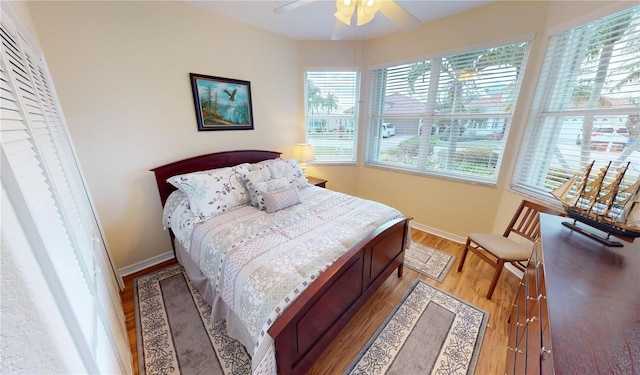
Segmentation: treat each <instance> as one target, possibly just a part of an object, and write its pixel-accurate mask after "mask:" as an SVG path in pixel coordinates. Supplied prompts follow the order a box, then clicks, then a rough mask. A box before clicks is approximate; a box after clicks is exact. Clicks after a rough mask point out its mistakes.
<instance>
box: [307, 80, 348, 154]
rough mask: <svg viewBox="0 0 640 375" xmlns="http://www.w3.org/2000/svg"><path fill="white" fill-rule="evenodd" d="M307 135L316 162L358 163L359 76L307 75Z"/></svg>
mask: <svg viewBox="0 0 640 375" xmlns="http://www.w3.org/2000/svg"><path fill="white" fill-rule="evenodd" d="M304 81H305V132H306V141H307V143H310V144H311V145H312V146H313V149H314V152H315V155H316V160H317V162H322V163H355V161H356V155H357V139H358V136H357V134H358V103H359V91H358V90H359V89H358V88H359V86H360V85H359V83H360V74H359V73H358V72H353V71H307V72H305V77H304Z"/></svg>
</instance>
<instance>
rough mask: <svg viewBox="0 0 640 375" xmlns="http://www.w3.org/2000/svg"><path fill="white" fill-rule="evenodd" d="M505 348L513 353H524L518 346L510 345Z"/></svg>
mask: <svg viewBox="0 0 640 375" xmlns="http://www.w3.org/2000/svg"><path fill="white" fill-rule="evenodd" d="M507 349H509V351H512V352H514V353H519V354H524V352H523V351H522V350H520V349H518V348H512V347H510V346H507Z"/></svg>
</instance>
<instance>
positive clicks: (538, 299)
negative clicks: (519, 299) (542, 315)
mask: <svg viewBox="0 0 640 375" xmlns="http://www.w3.org/2000/svg"><path fill="white" fill-rule="evenodd" d="M544 298H546V297H545V296H544V295H543V294H539V295H538V297H529V296H527V299H528V300H530V301H538V302H539V301H540V300H541V299H544Z"/></svg>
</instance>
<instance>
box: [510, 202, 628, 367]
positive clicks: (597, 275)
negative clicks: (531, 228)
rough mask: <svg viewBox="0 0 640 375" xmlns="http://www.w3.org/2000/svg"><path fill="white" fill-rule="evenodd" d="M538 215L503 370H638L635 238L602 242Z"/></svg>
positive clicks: (512, 315) (558, 220) (517, 297)
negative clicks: (610, 243) (620, 242)
mask: <svg viewBox="0 0 640 375" xmlns="http://www.w3.org/2000/svg"><path fill="white" fill-rule="evenodd" d="M563 220H570V219H567V218H561V217H557V216H550V215H546V214H542V215H541V218H540V221H541V223H540V234H541V240H540V241H538V243H536V246H535V249H534V251H533V253H532V255H531V258H530V259H529V262H528V264H527V270H526V273H525V275H524V276H523V278H522V280H521V283H520V289H519V291H518V295H517V296H516V300H515V302H514V304H513V307H512V312H511V317H510V319H509V324H510V333H509V335H510V336H509V344H508V348H507V364H506V370H505V373H507V374H621V375H622V374H624V375H627V374H640V239H639V240H636V241H635V243H625V246H624V247H620V248H615V247H606V246H604V245H601V244H599V243H598V242H596V241H594V240H592V239H590V238H588V237H586V236H584V235H582V234H580V233H576V232H573V231H571V230H570V229H569V228H566V227H565V226H563V225H561V222H562V221H563Z"/></svg>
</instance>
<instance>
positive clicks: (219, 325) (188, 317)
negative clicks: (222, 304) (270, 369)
mask: <svg viewBox="0 0 640 375" xmlns="http://www.w3.org/2000/svg"><path fill="white" fill-rule="evenodd" d="M134 303H135V315H136V337H137V340H138V345H137V347H138V368H139V374H140V375H155V374H162V375H169V374H208V375H209V374H211V375H216V374H250V373H251V359H250V358H249V356H248V355H247V352H246V351H245V349H244V347H243V346H242V345H241V344H240V343H239V342H237V341H236V340H234V339H231V338H230V337H228V336H227V334H226V332H227V328H226V326H225V321H224V320H220V321H218V322H216V324H211V322H210V319H209V318H210V316H211V306H209V305H208V304H207V303H206V302H205V301H204V300H203V299H202V296H200V293H198V291H197V290H196V289H195V288H194V287H193V286H192V285H191V282H190V281H189V279H188V277H187V275H186V274H185V273H184V269H183V268H182V266H180V265H175V266H171V267H168V268H165V269H163V270H161V271H158V272H155V273H152V274H149V275H145V276H142V277H139V278H137V279H135V280H134Z"/></svg>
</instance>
